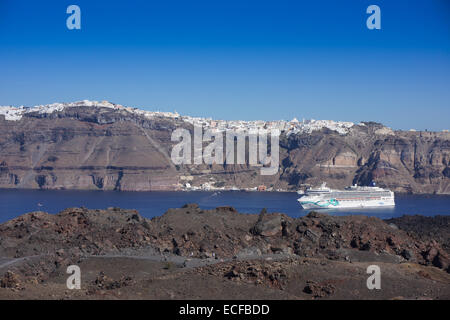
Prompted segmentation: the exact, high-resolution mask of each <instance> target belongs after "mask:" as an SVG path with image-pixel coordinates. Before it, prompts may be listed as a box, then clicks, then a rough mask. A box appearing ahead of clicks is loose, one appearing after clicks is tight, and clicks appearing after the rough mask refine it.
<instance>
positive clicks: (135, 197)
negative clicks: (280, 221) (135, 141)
mask: <svg viewBox="0 0 450 320" xmlns="http://www.w3.org/2000/svg"><path fill="white" fill-rule="evenodd" d="M297 198H298V195H297V194H296V193H295V192H244V191H220V192H202V191H191V192H181V191H180V192H177V191H167V192H162V191H161V192H160V191H151V192H124V191H68V190H17V189H14V190H10V189H4V190H1V189H0V223H2V222H5V221H7V220H10V219H12V218H15V217H18V216H20V215H22V214H24V213H28V212H32V211H45V212H48V213H52V214H55V213H58V212H59V211H61V210H64V209H66V208H71V207H85V208H89V209H105V208H108V207H120V208H124V209H136V210H138V211H139V213H140V214H141V215H142V216H144V217H146V218H152V217H155V216H160V215H162V214H164V212H166V211H167V209H169V208H179V207H182V206H183V205H184V204H186V203H197V204H198V205H199V206H200V207H201V208H203V209H212V208H216V207H219V206H232V207H234V208H236V209H237V210H238V211H239V212H241V213H259V212H260V211H261V210H262V209H263V208H266V209H267V211H268V212H282V213H285V214H287V215H289V216H291V217H301V216H304V215H306V214H308V212H310V211H311V210H303V209H302V208H301V207H300V205H299V204H298V202H297ZM395 201H396V205H395V207H392V208H371V209H320V210H319V211H321V212H325V213H328V214H330V215H367V216H375V217H379V218H381V219H388V218H392V217H399V216H402V215H415V214H420V215H424V216H435V215H450V196H447V195H406V194H396V196H395Z"/></svg>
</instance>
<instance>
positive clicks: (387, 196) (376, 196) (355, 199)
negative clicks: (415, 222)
mask: <svg viewBox="0 0 450 320" xmlns="http://www.w3.org/2000/svg"><path fill="white" fill-rule="evenodd" d="M297 193H298V194H299V195H301V196H300V198H299V199H298V200H297V201H298V202H299V203H300V205H301V206H302V208H303V209H327V208H334V209H338V208H371V207H393V206H395V196H394V192H392V191H390V190H388V189H383V188H380V187H376V186H375V185H374V186H371V187H363V186H358V185H353V186H350V187H347V188H345V189H344V190H333V189H330V188H328V187H327V186H326V183H323V184H322V185H321V186H320V187H318V188H308V189H306V191H301V190H300V191H297Z"/></svg>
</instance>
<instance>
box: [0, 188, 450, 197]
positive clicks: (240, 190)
mask: <svg viewBox="0 0 450 320" xmlns="http://www.w3.org/2000/svg"><path fill="white" fill-rule="evenodd" d="M7 190H17V191H21V190H23V191H82V192H88V191H89V192H91V191H92V192H117V193H127V192H129V193H145V192H171V193H176V192H183V193H189V192H211V193H215V192H248V193H296V192H297V191H296V190H270V191H269V190H266V191H258V190H246V189H239V190H233V189H214V190H184V189H180V190H103V189H102V190H99V189H59V188H57V189H41V188H35V189H34V188H20V189H19V188H0V191H7ZM394 194H395V195H400V196H404V195H411V196H445V197H448V196H450V193H417V192H416V193H414V192H397V191H396V192H394Z"/></svg>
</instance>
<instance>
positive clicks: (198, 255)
mask: <svg viewBox="0 0 450 320" xmlns="http://www.w3.org/2000/svg"><path fill="white" fill-rule="evenodd" d="M423 219H425V220H426V223H421V224H417V223H415V221H414V220H423ZM449 221H450V219H449V217H436V218H423V217H419V216H415V217H407V216H405V217H402V218H397V219H395V220H391V221H383V220H380V219H378V218H369V217H365V216H339V217H335V216H329V215H326V214H321V213H316V212H311V213H309V214H308V215H307V216H305V217H302V218H296V219H294V218H290V217H288V216H286V215H284V214H280V213H267V212H266V211H265V210H262V211H261V213H260V214H259V215H254V214H243V213H238V212H237V211H236V210H235V209H234V208H232V207H219V208H216V209H214V210H203V209H201V208H199V207H198V206H197V205H196V204H188V205H185V206H184V207H183V208H179V209H170V210H168V211H167V212H166V213H165V214H164V215H162V216H160V217H155V218H153V219H145V218H143V217H141V216H140V215H139V213H138V212H136V211H134V210H122V209H119V208H109V209H106V210H88V209H84V208H71V209H66V210H64V211H62V212H60V213H59V214H57V215H51V214H47V213H44V212H33V213H28V214H25V215H23V216H20V217H18V218H16V219H13V220H11V221H8V222H6V223H3V224H1V225H0V298H1V299H23V298H25V299H35V298H40V299H130V298H133V299H183V298H184V299H236V298H238V299H450V259H449V251H448V243H449V237H448V236H449ZM433 234H434V236H433ZM374 264H375V265H378V266H379V267H380V269H381V290H369V289H368V288H367V286H366V281H367V278H368V277H369V274H367V272H366V269H367V267H368V266H369V265H374ZM69 265H78V266H79V267H80V269H81V289H80V290H69V289H67V287H66V280H67V277H68V276H69V275H68V274H67V273H66V269H67V266H69Z"/></svg>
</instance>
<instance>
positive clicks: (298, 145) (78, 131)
mask: <svg viewBox="0 0 450 320" xmlns="http://www.w3.org/2000/svg"><path fill="white" fill-rule="evenodd" d="M50 106H52V107H48V106H47V107H46V109H43V108H31V109H24V108H21V109H20V108H9V107H1V108H3V109H1V110H0V111H2V112H0V188H30V189H39V188H40V189H95V190H97V189H101V190H133V191H145V190H177V189H180V188H183V186H185V185H186V183H188V184H189V185H192V186H200V185H202V184H205V183H206V184H207V185H210V186H213V187H224V186H225V187H233V186H235V187H238V188H251V187H252V188H254V187H257V186H259V185H265V186H266V187H267V188H273V189H288V190H296V189H297V188H299V187H302V186H306V185H316V184H319V183H321V182H322V181H326V182H328V184H329V185H330V186H331V187H344V186H347V185H351V184H354V183H357V184H361V185H367V184H369V183H371V182H372V181H375V182H376V183H377V184H378V185H380V186H385V187H388V188H390V189H392V190H393V191H396V192H410V193H437V194H450V133H448V132H423V131H422V132H412V131H393V130H391V129H389V128H387V127H385V126H383V125H381V124H378V123H371V122H365V123H360V124H357V125H356V124H355V125H353V124H350V125H348V123H341V124H343V125H340V124H339V123H337V125H336V126H335V127H333V126H328V127H327V126H325V125H324V126H319V127H315V128H314V130H303V131H302V130H296V131H295V130H294V131H290V132H286V131H282V133H281V136H280V168H279V170H278V173H277V174H275V175H268V176H264V175H261V174H260V169H261V168H260V167H259V166H251V165H249V164H243V165H241V164H240V165H234V164H227V163H225V164H213V165H206V164H202V165H174V164H173V162H172V161H171V159H170V155H171V150H172V147H173V146H174V144H175V143H176V142H172V141H171V134H172V132H173V131H174V130H175V129H176V128H180V127H183V128H186V129H188V130H192V129H193V126H192V123H190V122H189V121H186V119H185V118H183V117H181V116H178V115H177V114H175V115H174V114H171V115H167V114H164V113H153V114H152V115H151V116H149V114H148V113H145V112H143V111H141V110H138V109H131V108H124V107H117V105H112V104H109V103H108V104H98V105H92V103H90V102H89V103H88V102H80V103H75V104H72V105H70V107H66V106H64V105H62V106H60V105H57V106H53V105H50ZM5 110H6V111H5ZM208 121H209V124H211V123H212V122H213V120H208ZM285 124H287V125H291V126H293V125H295V123H294V124H292V123H288V122H286V123H285ZM308 128H309V127H308Z"/></svg>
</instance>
